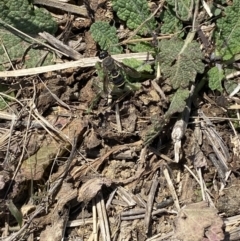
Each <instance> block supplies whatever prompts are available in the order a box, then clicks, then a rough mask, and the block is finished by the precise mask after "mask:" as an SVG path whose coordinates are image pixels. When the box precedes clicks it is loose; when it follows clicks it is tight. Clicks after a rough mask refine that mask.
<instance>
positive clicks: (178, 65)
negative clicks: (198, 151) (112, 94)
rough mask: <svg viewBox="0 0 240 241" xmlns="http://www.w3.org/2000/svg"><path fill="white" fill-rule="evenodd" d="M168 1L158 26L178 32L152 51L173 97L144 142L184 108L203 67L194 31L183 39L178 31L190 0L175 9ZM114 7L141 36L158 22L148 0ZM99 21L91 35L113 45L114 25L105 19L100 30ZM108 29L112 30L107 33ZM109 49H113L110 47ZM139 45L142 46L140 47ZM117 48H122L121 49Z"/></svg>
mask: <svg viewBox="0 0 240 241" xmlns="http://www.w3.org/2000/svg"><path fill="white" fill-rule="evenodd" d="M167 3H168V4H167V5H166V8H165V10H164V11H162V13H161V15H160V17H159V18H160V19H159V20H161V21H163V24H162V29H161V30H163V32H164V33H176V32H177V33H178V34H176V36H175V37H174V38H172V39H170V40H166V39H165V40H161V41H160V43H159V45H158V47H157V48H155V49H154V52H155V53H156V55H157V61H159V65H160V69H161V74H162V78H163V81H164V83H165V84H168V85H170V86H171V87H172V97H171V104H170V105H169V107H168V110H167V111H166V112H165V114H164V116H162V117H161V118H160V120H158V121H153V123H152V125H151V126H149V130H148V131H147V132H146V134H145V137H144V142H145V144H147V145H148V144H150V143H151V142H152V140H153V139H154V138H155V137H156V136H157V135H158V134H159V132H160V131H161V130H162V128H163V127H164V125H165V124H166V123H167V122H168V121H169V119H170V118H171V117H172V116H173V115H174V114H175V113H182V112H183V110H184V108H185V106H186V100H187V99H188V97H189V93H190V91H189V88H190V86H191V84H192V83H194V82H195V79H196V76H197V74H198V73H200V74H202V73H204V70H205V65H204V63H203V62H202V59H203V55H202V52H201V50H200V45H199V43H198V42H196V41H195V40H193V37H194V33H193V34H192V33H190V34H189V35H188V36H187V38H186V39H185V40H183V39H181V38H182V37H183V34H181V32H182V26H183V25H182V22H181V21H189V20H191V19H192V16H191V15H189V13H192V9H193V6H192V5H191V3H192V1H191V0H186V1H177V10H176V8H175V7H176V6H175V4H176V1H170V0H169V1H167ZM113 10H114V11H116V14H117V16H118V17H119V18H120V19H121V20H124V21H126V25H127V27H128V28H129V29H131V30H133V31H135V32H136V30H137V31H138V32H137V34H139V35H142V36H144V35H145V34H149V33H151V30H152V29H154V28H155V27H156V25H157V24H156V20H155V19H154V18H151V17H150V15H151V13H150V11H149V9H148V7H147V2H146V1H144V0H137V1H132V0H130V1H125V0H120V1H117V0H116V1H115V0H113ZM146 19H147V20H148V21H146V22H145V21H144V20H146ZM99 24H102V23H96V26H97V27H95V26H94V24H93V27H92V28H91V32H92V35H93V38H94V39H95V40H96V41H97V42H98V43H99V45H100V47H101V48H105V49H106V44H105V43H106V42H108V43H109V44H108V45H109V46H113V45H115V46H116V45H117V43H118V38H117V34H116V29H115V28H114V27H107V23H104V24H102V25H103V26H104V27H106V29H105V30H103V28H100V27H99ZM95 29H101V31H99V30H98V32H96V30H95ZM107 29H108V30H107ZM110 31H111V34H109V32H110ZM135 32H134V33H135ZM107 33H108V34H107ZM108 36H111V37H112V39H113V40H112V41H111V40H109V38H108ZM110 41H111V42H110ZM133 45H134V48H135V50H136V51H138V49H137V48H136V46H143V45H137V44H133ZM128 47H129V45H128ZM109 49H111V51H112V50H114V49H113V48H112V47H110V48H109ZM131 49H133V48H131ZM139 49H141V48H140V47H139ZM118 50H120V51H121V49H118ZM141 50H142V49H141Z"/></svg>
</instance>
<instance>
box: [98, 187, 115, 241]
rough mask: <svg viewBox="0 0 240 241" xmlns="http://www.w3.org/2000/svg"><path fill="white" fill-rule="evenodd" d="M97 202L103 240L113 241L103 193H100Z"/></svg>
mask: <svg viewBox="0 0 240 241" xmlns="http://www.w3.org/2000/svg"><path fill="white" fill-rule="evenodd" d="M96 202H97V204H96V206H97V213H98V218H99V222H100V229H101V234H102V238H103V240H106V241H111V237H110V229H109V225H108V219H107V212H106V208H105V204H104V200H103V196H102V192H101V191H100V192H99V193H98V195H97V197H96Z"/></svg>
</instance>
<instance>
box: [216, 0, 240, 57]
mask: <svg viewBox="0 0 240 241" xmlns="http://www.w3.org/2000/svg"><path fill="white" fill-rule="evenodd" d="M239 16H240V1H238V0H233V4H232V5H231V6H228V7H226V9H225V13H224V16H222V17H221V18H218V20H217V29H216V31H215V32H214V38H215V41H216V48H217V50H216V52H217V53H216V55H221V56H222V58H223V60H229V59H231V58H233V57H234V55H235V54H237V53H239V52H240V44H239V42H240V17H239Z"/></svg>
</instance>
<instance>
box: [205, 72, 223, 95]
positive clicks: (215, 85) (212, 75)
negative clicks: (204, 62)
mask: <svg viewBox="0 0 240 241" xmlns="http://www.w3.org/2000/svg"><path fill="white" fill-rule="evenodd" d="M207 75H208V79H209V82H208V85H209V88H210V89H211V90H219V91H222V90H223V88H222V80H223V78H224V72H223V70H222V69H219V68H217V67H213V68H211V69H210V70H209V71H208V73H207Z"/></svg>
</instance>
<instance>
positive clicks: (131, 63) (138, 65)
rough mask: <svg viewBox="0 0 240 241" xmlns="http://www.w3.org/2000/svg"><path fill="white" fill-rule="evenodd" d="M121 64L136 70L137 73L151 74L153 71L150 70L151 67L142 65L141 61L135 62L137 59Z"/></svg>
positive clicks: (126, 60) (124, 61)
mask: <svg viewBox="0 0 240 241" xmlns="http://www.w3.org/2000/svg"><path fill="white" fill-rule="evenodd" d="M123 63H124V64H125V65H127V66H129V67H131V68H133V69H136V70H137V71H139V72H144V71H145V72H148V73H151V72H152V71H153V70H152V68H151V65H149V64H144V62H143V61H141V60H137V59H133V58H132V59H124V60H123Z"/></svg>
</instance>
